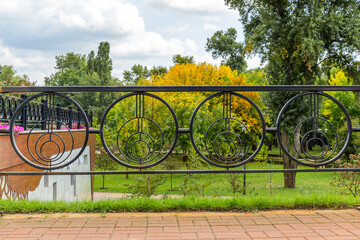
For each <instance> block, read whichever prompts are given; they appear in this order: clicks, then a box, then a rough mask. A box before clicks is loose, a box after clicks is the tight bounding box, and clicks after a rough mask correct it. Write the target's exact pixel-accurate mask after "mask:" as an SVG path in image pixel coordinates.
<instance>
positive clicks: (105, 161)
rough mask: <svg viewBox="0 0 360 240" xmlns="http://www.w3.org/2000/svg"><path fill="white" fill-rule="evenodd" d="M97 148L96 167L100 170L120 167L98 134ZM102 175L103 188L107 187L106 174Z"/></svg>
mask: <svg viewBox="0 0 360 240" xmlns="http://www.w3.org/2000/svg"><path fill="white" fill-rule="evenodd" d="M96 145H97V149H99V150H97V151H96V152H95V168H96V169H97V170H100V171H111V170H116V169H117V168H118V164H117V163H116V162H115V161H114V160H113V159H112V158H111V157H109V155H108V154H107V153H106V151H105V148H104V147H103V146H102V144H101V143H100V139H99V137H98V136H96ZM101 176H102V180H103V181H102V188H101V189H105V175H104V174H103V175H101Z"/></svg>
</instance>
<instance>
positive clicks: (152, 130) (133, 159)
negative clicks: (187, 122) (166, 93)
mask: <svg viewBox="0 0 360 240" xmlns="http://www.w3.org/2000/svg"><path fill="white" fill-rule="evenodd" d="M134 97H135V101H131V100H134V99H133V98H134ZM134 102H135V104H134ZM146 103H148V104H146ZM126 104H128V105H127V107H125V109H126V111H127V112H128V113H129V115H130V116H129V119H126V118H127V116H125V114H124V116H119V117H118V118H115V119H112V118H111V116H112V112H113V111H116V109H117V108H121V106H124V105H126ZM151 104H152V105H151ZM154 104H155V105H154ZM134 105H135V106H134ZM147 107H148V108H149V109H147ZM155 107H156V108H161V109H162V110H161V111H165V112H167V113H168V118H169V119H160V120H159V118H160V117H161V116H162V115H161V114H160V112H154V111H151V110H152V109H150V108H155ZM148 110H149V111H148ZM154 118H156V119H157V120H155V119H154ZM160 121H161V122H160ZM166 121H170V122H172V129H166V130H164V128H167V127H168V126H166V124H165V125H164V124H163V123H165V122H166ZM170 128H171V127H170ZM100 135H101V140H102V143H103V146H104V148H105V150H106V152H107V153H108V154H109V155H110V156H111V157H112V158H113V159H114V160H115V161H116V162H118V163H120V164H122V165H124V166H126V167H129V168H136V169H142V168H149V167H152V166H155V165H157V164H159V163H161V162H162V161H163V160H165V159H166V158H167V157H168V156H169V155H170V154H171V152H172V150H173V149H174V147H175V144H176V141H177V136H178V121H177V118H176V115H175V112H174V110H173V109H172V108H171V107H170V105H169V104H168V103H167V102H165V101H164V100H163V99H162V98H160V97H158V96H156V95H153V94H149V93H130V94H127V95H124V96H122V97H120V98H119V99H117V100H116V101H114V102H113V103H112V104H111V105H110V106H109V107H108V108H107V110H106V111H105V113H104V115H103V118H102V120H101V125H100ZM111 136H116V139H112V140H110V139H109V138H111ZM168 136H173V139H170V140H169V139H168V138H167V137H168ZM114 141H115V144H114ZM166 148H169V149H168V150H167V149H166Z"/></svg>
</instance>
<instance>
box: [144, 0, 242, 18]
mask: <svg viewBox="0 0 360 240" xmlns="http://www.w3.org/2000/svg"><path fill="white" fill-rule="evenodd" d="M146 1H147V2H148V3H149V4H151V5H152V6H154V7H156V8H159V9H172V10H175V11H181V12H183V13H185V14H191V15H194V14H195V15H199V16H202V17H211V16H213V15H224V14H231V12H234V13H235V12H236V11H229V7H228V6H226V5H225V3H224V1H223V0H196V1H194V0H146Z"/></svg>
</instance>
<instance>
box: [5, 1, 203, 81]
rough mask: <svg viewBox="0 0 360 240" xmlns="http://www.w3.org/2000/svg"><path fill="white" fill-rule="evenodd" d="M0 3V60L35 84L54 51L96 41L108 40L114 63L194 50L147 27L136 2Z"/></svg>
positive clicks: (80, 48) (47, 70)
mask: <svg viewBox="0 0 360 240" xmlns="http://www.w3.org/2000/svg"><path fill="white" fill-rule="evenodd" d="M0 6H1V7H0V27H1V29H2V30H1V32H2V34H1V36H0V64H2V65H4V64H5V65H13V66H14V67H15V69H16V70H18V72H19V73H26V74H28V75H29V77H30V79H31V80H32V81H38V83H40V84H42V82H43V79H41V78H43V77H44V76H48V75H50V74H51V73H52V72H53V71H54V62H55V60H54V58H55V56H56V55H59V54H65V53H66V52H77V53H82V54H86V53H89V52H90V50H96V48H97V46H98V44H99V42H101V41H108V42H110V44H111V53H110V54H111V57H112V58H113V60H114V62H117V63H119V62H120V61H118V60H119V59H120V60H123V61H124V60H132V61H133V62H134V61H137V63H141V60H144V59H154V58H155V59H161V58H164V59H165V58H167V59H168V60H169V59H171V56H172V55H174V54H178V53H180V54H185V53H187V54H192V53H194V52H196V51H197V46H196V43H195V42H194V41H193V40H191V39H186V38H185V39H184V40H179V39H176V38H170V39H165V38H164V37H163V36H161V35H160V34H158V33H155V32H149V31H147V30H146V28H145V23H144V20H143V18H142V17H141V16H140V14H139V10H138V8H137V7H136V6H134V5H132V4H129V3H125V2H124V1H119V0H104V1H98V0H88V1H85V0H78V1H71V0H64V1H57V0H38V1H28V0H11V1H7V0H0ZM20 6H21V7H20ZM181 27H182V29H183V30H184V31H186V29H187V28H188V26H181ZM180 30H181V29H180ZM170 61H171V60H170ZM153 64H155V63H153ZM115 74H116V73H115Z"/></svg>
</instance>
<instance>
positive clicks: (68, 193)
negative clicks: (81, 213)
mask: <svg viewBox="0 0 360 240" xmlns="http://www.w3.org/2000/svg"><path fill="white" fill-rule="evenodd" d="M79 151H80V149H75V150H73V152H72V153H71V155H70V158H72V156H76V155H77V154H78V152H79ZM62 171H71V172H84V171H90V147H86V149H85V151H84V152H83V153H82V155H81V156H80V157H79V158H78V159H77V160H76V161H75V162H73V163H72V164H70V165H69V166H67V167H65V169H61V170H54V172H62ZM91 196H92V195H91V177H90V176H89V175H79V176H77V175H71V176H70V175H67V176H42V178H41V180H40V184H39V186H38V187H37V188H36V189H35V190H34V191H29V193H28V199H29V200H40V201H51V200H64V201H74V200H91Z"/></svg>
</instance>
